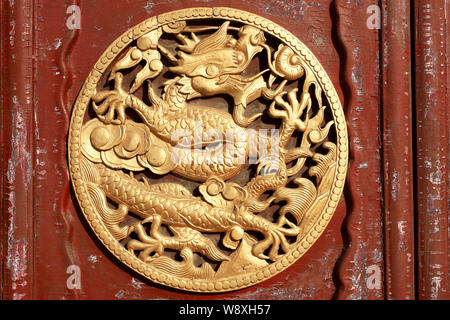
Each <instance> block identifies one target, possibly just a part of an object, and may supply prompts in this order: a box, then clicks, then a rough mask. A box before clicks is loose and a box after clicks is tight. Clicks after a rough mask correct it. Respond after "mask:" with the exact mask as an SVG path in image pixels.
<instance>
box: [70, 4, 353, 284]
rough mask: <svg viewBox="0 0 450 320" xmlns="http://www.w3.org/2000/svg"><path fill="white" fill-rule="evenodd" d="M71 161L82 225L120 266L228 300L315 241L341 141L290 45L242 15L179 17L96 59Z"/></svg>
mask: <svg viewBox="0 0 450 320" xmlns="http://www.w3.org/2000/svg"><path fill="white" fill-rule="evenodd" d="M218 101H220V102H218ZM224 106H225V107H224ZM69 164H70V171H71V178H72V181H73V186H74V189H75V193H76V195H77V199H78V201H79V203H80V206H81V208H82V210H83V213H84V214H85V216H86V218H87V220H88V222H89V225H90V226H91V227H92V229H93V231H94V232H95V234H97V236H98V237H99V238H100V240H101V241H102V242H103V243H104V244H105V246H106V247H107V248H108V249H109V250H110V251H111V252H112V253H113V254H114V255H116V256H117V257H118V258H119V259H120V260H121V261H123V262H124V263H125V264H126V265H128V266H129V267H131V268H132V269H134V270H136V271H137V272H139V273H141V274H142V275H144V276H145V277H147V278H149V279H151V280H152V281H154V282H157V283H161V284H165V285H167V286H171V287H174V288H178V289H183V290H189V291H199V292H220V291H229V290H236V289H239V288H243V287H247V286H250V285H253V284H255V283H258V282H260V281H263V280H264V279H267V278H269V277H271V276H273V275H275V274H277V273H279V272H281V271H282V270H284V269H286V268H287V267H288V266H289V265H291V264H292V263H294V262H295V261H296V260H297V259H299V258H300V257H301V255H302V254H303V253H304V252H306V251H307V250H308V249H309V248H310V247H311V246H312V244H313V243H314V242H315V240H316V239H317V238H318V237H319V236H320V234H321V233H322V232H323V230H324V229H325V227H326V225H327V224H328V222H329V220H330V219H331V217H332V215H333V213H334V210H335V208H336V206H337V203H338V201H339V198H340V196H341V193H342V188H343V184H344V180H345V174H346V169H347V132H346V127H345V119H344V115H343V112H342V107H341V105H340V103H339V99H338V97H337V94H336V91H335V89H334V88H333V86H332V84H331V81H330V79H329V78H328V76H327V75H326V73H325V72H324V70H323V69H322V67H321V65H320V63H319V62H318V61H317V59H316V58H315V57H314V55H312V53H311V52H310V51H309V50H308V49H307V48H306V47H305V46H304V45H303V44H302V43H301V42H300V41H299V40H298V39H297V38H295V37H294V36H293V35H291V34H290V33H289V32H287V31H286V30H284V29H283V28H281V27H279V26H278V25H276V24H274V23H272V22H270V21H269V20H266V19H264V18H262V17H259V16H256V15H253V14H250V13H247V12H244V11H240V10H235V9H229V8H195V9H194V8H193V9H183V10H179V11H174V12H170V13H167V14H164V15H160V16H158V17H152V18H150V19H148V20H146V21H144V22H143V23H141V24H140V25H138V26H136V27H135V28H133V29H131V30H130V31H128V32H126V33H125V34H124V35H122V36H121V37H120V38H119V39H118V40H116V41H115V42H114V43H113V44H112V45H111V46H110V47H109V48H108V49H107V50H106V52H105V53H104V54H103V56H102V57H101V58H100V59H99V61H98V63H97V64H96V65H95V67H94V69H93V70H92V72H91V74H90V75H89V77H88V79H87V80H86V82H85V85H84V87H83V88H82V90H81V92H80V95H79V97H78V100H77V102H76V104H75V108H74V111H73V114H72V120H71V127H70V132H69Z"/></svg>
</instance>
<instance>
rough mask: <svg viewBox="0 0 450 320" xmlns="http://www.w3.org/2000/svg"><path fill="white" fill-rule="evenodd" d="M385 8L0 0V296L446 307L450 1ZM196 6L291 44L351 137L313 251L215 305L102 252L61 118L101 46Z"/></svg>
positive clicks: (327, 3) (261, 0)
mask: <svg viewBox="0 0 450 320" xmlns="http://www.w3.org/2000/svg"><path fill="white" fill-rule="evenodd" d="M380 3H381V4H380ZM380 3H379V1H374V0H363V1H354V2H349V1H341V0H336V1H331V0H317V1H289V0H285V1H278V0H257V1H253V2H247V1H241V0H230V1H228V0H227V1H216V0H212V1H194V0H192V1H191V0H185V1H184V0H183V1H181V0H168V1H147V0H136V1H127V0H121V1H106V0H98V1H82V0H80V1H57V2H55V1H46V0H16V1H9V2H6V1H3V2H2V3H1V9H2V16H1V19H2V20H1V27H2V29H1V32H2V55H1V57H2V60H1V61H2V65H1V68H2V75H3V77H2V131H1V135H2V136H1V139H2V153H3V155H4V156H3V157H2V183H1V186H2V216H1V219H2V220H1V225H2V233H1V236H2V238H1V242H0V243H1V248H2V261H1V263H2V265H1V270H2V271H1V272H2V277H1V281H2V282H1V285H0V288H1V293H2V297H3V299H272V300H273V299H333V298H334V299H414V298H423V299H446V298H448V297H449V296H448V273H449V265H448V259H449V255H448V253H449V241H448V240H449V238H448V232H449V231H448V230H449V229H448V199H447V198H448V197H447V193H448V183H449V182H448V156H449V147H448V141H449V139H448V135H449V130H448V119H447V113H448V107H447V105H448V101H447V90H446V87H447V85H448V77H447V70H448V61H447V56H448V52H447V47H448V43H447V34H448V32H447V31H449V30H450V29H448V25H447V18H448V17H447V14H448V12H450V10H448V9H450V7H449V6H450V4H449V2H448V1H446V0H436V1H434V0H433V1H431V0H428V1H427V0H418V1H411V3H410V2H407V1H387V0H386V1H385V0H382V1H380ZM198 6H202V7H214V6H220V7H230V8H236V9H242V10H245V11H248V12H251V13H254V14H257V15H260V16H262V17H265V18H267V19H269V20H271V21H274V22H276V23H277V24H279V25H281V26H282V27H284V28H285V29H287V30H289V31H290V32H291V33H293V34H294V35H295V36H296V37H297V38H299V39H300V40H301V41H302V42H303V43H304V44H305V45H306V46H307V47H308V48H309V49H310V50H311V51H312V52H313V53H314V55H315V56H316V57H317V58H318V60H319V61H320V63H321V64H322V66H323V67H324V69H325V71H326V72H327V74H328V75H329V77H330V79H331V81H332V83H333V85H334V86H335V88H336V90H337V92H338V94H339V97H340V100H341V102H342V104H343V107H344V112H345V117H346V121H347V127H348V132H349V142H350V150H349V154H350V159H349V170H348V175H347V181H346V187H345V191H344V195H343V196H342V198H341V199H340V202H339V204H338V206H337V209H336V212H335V214H334V215H333V218H332V220H331V222H330V223H329V224H328V226H327V228H326V230H325V231H324V233H323V234H322V235H321V237H320V238H319V239H318V240H317V242H316V243H315V244H314V245H313V246H312V248H311V249H310V250H308V251H307V252H306V254H304V255H303V256H302V257H301V258H300V259H299V260H298V261H297V262H296V263H295V264H294V265H292V266H291V267H289V268H288V269H286V270H285V271H283V272H281V273H280V274H278V275H276V276H274V277H272V278H270V279H268V280H266V281H264V282H262V283H260V284H257V285H254V286H250V287H248V288H245V289H241V290H238V291H233V292H229V293H221V294H214V295H210V294H191V293H189V292H185V291H179V290H173V289H170V288H169V287H165V286H161V285H156V284H154V283H153V282H151V281H149V280H147V279H146V278H144V277H142V276H141V275H139V274H137V273H135V272H133V271H132V270H130V269H129V268H128V267H126V266H124V265H123V264H122V263H121V262H120V261H119V260H118V259H117V258H116V257H115V256H113V255H112V254H110V253H109V251H108V250H107V249H105V247H104V246H103V245H102V244H101V243H100V241H99V240H98V239H97V237H96V236H95V234H93V232H92V231H91V230H90V228H89V226H88V225H87V223H86V221H85V218H84V216H83V214H82V213H81V210H80V207H79V206H78V202H77V200H76V198H75V196H74V192H73V190H72V188H71V185H70V180H69V175H68V163H67V162H68V160H67V133H68V128H69V120H70V114H71V110H72V108H73V105H74V102H75V100H76V98H77V95H78V92H79V91H80V89H81V87H82V85H83V82H84V80H85V79H86V77H87V76H88V74H89V72H90V71H91V70H92V68H93V66H94V65H95V63H96V61H97V59H98V58H99V57H100V56H101V54H102V53H103V52H104V50H105V49H106V48H107V47H108V46H109V45H110V43H112V41H113V40H114V39H116V38H117V37H119V36H120V35H121V34H122V33H124V32H125V31H126V30H128V29H130V28H131V27H133V26H135V25H137V24H139V23H140V22H142V21H144V20H145V19H147V18H149V17H151V16H155V15H158V14H162V13H165V12H168V11H172V10H176V9H181V8H188V7H198ZM378 14H380V15H378ZM78 16H79V17H80V19H81V20H79V21H78V20H77V17H78ZM378 22H379V23H380V27H378ZM75 274H77V275H79V282H78V280H76V281H75V280H74V278H73V276H74V275H75Z"/></svg>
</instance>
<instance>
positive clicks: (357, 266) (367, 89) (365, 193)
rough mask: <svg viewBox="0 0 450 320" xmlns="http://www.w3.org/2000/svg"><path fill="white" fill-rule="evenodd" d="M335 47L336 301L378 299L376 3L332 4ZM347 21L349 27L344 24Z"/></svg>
mask: <svg viewBox="0 0 450 320" xmlns="http://www.w3.org/2000/svg"><path fill="white" fill-rule="evenodd" d="M334 4H335V6H334V7H333V8H332V10H333V12H334V14H333V21H335V23H336V28H335V30H334V31H335V45H336V46H337V49H338V52H339V53H340V56H341V70H340V75H341V78H340V85H341V88H342V89H343V91H344V109H345V114H346V118H347V123H348V128H349V139H350V145H351V148H350V169H349V175H348V181H347V191H346V200H347V204H348V211H347V217H346V219H345V221H344V225H343V236H344V238H345V244H346V245H345V250H344V252H343V254H342V257H341V259H340V263H339V264H338V266H337V268H336V274H337V277H338V279H339V282H340V285H339V287H338V291H337V293H336V298H338V299H382V298H384V292H383V219H382V185H381V179H380V175H381V165H380V161H381V130H380V128H381V126H380V121H381V120H380V97H379V92H378V90H379V85H380V83H379V80H380V70H379V37H378V30H376V29H375V30H369V29H368V28H367V27H366V21H367V18H368V15H367V14H366V11H367V8H368V7H369V6H370V5H374V4H377V2H376V1H357V2H356V1H355V2H354V1H351V2H349V1H335V2H334ZM350 21H351V23H349V22H350Z"/></svg>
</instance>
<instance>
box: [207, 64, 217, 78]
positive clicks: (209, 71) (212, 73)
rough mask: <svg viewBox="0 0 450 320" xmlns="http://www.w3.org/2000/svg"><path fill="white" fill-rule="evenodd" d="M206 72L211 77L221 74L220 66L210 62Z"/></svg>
mask: <svg viewBox="0 0 450 320" xmlns="http://www.w3.org/2000/svg"><path fill="white" fill-rule="evenodd" d="M206 74H207V75H208V76H210V77H215V76H217V75H218V74H219V68H217V67H216V66H215V65H213V64H210V65H208V66H207V67H206Z"/></svg>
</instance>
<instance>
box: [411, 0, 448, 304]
mask: <svg viewBox="0 0 450 320" xmlns="http://www.w3.org/2000/svg"><path fill="white" fill-rule="evenodd" d="M446 7H447V9H448V1H444V0H433V1H430V0H428V1H426V0H417V1H414V12H415V21H416V28H415V29H416V32H415V66H416V77H415V90H416V96H415V98H416V119H417V139H416V140H417V144H416V148H417V237H418V243H417V247H418V249H417V250H418V251H417V254H418V257H417V258H418V288H417V289H418V298H420V299H447V298H448V297H449V294H448V280H449V277H448V275H449V269H448V266H449V264H448V260H449V251H448V250H449V249H448V190H449V188H448V187H449V185H448V184H449V182H448V170H449V166H448V155H449V145H448V144H449V130H448V122H447V121H448V92H447V84H448V83H447V76H446V74H447V70H448V69H447V62H448V61H447V59H448V58H447V57H448V56H447V47H448V42H447V33H446V25H447V20H446Z"/></svg>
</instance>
